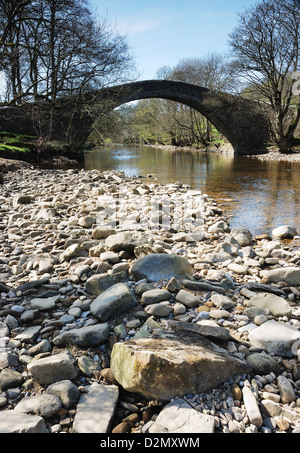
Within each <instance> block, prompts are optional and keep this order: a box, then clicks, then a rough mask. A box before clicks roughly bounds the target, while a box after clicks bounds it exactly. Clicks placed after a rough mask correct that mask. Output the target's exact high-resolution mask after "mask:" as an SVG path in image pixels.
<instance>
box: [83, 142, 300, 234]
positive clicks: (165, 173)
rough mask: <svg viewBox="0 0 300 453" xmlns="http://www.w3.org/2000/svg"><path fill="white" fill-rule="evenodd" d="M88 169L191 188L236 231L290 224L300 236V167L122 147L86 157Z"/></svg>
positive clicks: (261, 230)
mask: <svg viewBox="0 0 300 453" xmlns="http://www.w3.org/2000/svg"><path fill="white" fill-rule="evenodd" d="M84 166H85V169H94V168H95V169H99V170H103V171H105V170H118V171H124V172H125V173H126V174H127V175H129V176H133V175H143V176H147V175H148V174H151V175H153V176H155V177H156V178H157V182H160V183H171V182H176V181H181V182H182V183H184V184H189V185H190V186H192V188H194V189H198V190H201V191H202V193H206V194H208V195H209V196H211V197H213V198H215V199H216V200H217V201H218V202H219V203H220V204H221V205H222V206H223V207H224V210H225V213H226V215H229V216H230V226H231V227H232V228H233V227H235V226H240V227H242V226H243V227H246V228H248V229H249V230H250V231H251V232H252V234H254V235H256V234H261V233H270V232H271V230H272V229H273V228H275V227H277V226H280V225H285V224H289V225H292V226H294V227H295V228H296V229H298V231H299V233H300V163H299V162H278V161H260V160H259V159H255V158H250V157H244V156H233V155H231V154H217V153H204V152H195V151H169V150H163V149H159V148H149V147H140V148H137V147H126V146H122V145H121V146H118V147H115V148H111V149H99V150H96V151H93V152H91V153H87V154H86V155H85V163H84ZM149 181H151V180H149Z"/></svg>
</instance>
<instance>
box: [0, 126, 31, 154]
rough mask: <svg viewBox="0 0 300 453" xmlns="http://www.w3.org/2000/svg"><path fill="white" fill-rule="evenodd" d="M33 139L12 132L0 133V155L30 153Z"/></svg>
mask: <svg viewBox="0 0 300 453" xmlns="http://www.w3.org/2000/svg"><path fill="white" fill-rule="evenodd" d="M34 139H35V137H34V136H31V135H23V134H18V133H13V132H5V131H1V132H0V153H1V151H3V152H10V153H27V152H30V151H31V145H32V143H33V141H34Z"/></svg>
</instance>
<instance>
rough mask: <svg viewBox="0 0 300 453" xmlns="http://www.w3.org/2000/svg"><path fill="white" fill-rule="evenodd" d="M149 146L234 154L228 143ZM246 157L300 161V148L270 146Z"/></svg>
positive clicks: (167, 149) (174, 149)
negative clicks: (280, 150) (284, 148)
mask: <svg viewBox="0 0 300 453" xmlns="http://www.w3.org/2000/svg"><path fill="white" fill-rule="evenodd" d="M145 146H147V147H149V148H159V149H163V150H166V151H186V152H198V153H220V154H234V150H233V148H232V146H231V145H230V144H229V143H228V144H225V145H221V146H219V147H214V148H210V147H209V148H201V149H199V148H192V147H179V146H171V145H145ZM245 156H246V157H251V158H254V159H259V160H277V161H286V162H300V150H299V149H298V148H295V149H294V150H292V151H291V152H290V153H280V152H279V151H278V150H276V149H275V148H274V147H270V149H269V151H268V152H264V153H261V152H259V151H258V152H257V154H248V155H245Z"/></svg>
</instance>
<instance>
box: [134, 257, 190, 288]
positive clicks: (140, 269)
mask: <svg viewBox="0 0 300 453" xmlns="http://www.w3.org/2000/svg"><path fill="white" fill-rule="evenodd" d="M130 273H131V275H132V276H133V277H134V278H135V279H137V280H140V279H143V278H146V279H147V280H148V281H149V282H156V281H159V280H161V279H168V280H170V279H171V278H172V277H175V278H176V277H182V276H185V275H186V274H188V275H192V274H193V268H192V266H191V265H190V263H189V262H188V261H187V260H186V259H185V258H183V257H182V256H179V255H172V254H167V253H155V254H151V255H146V256H143V257H142V258H140V259H138V260H137V261H136V262H135V263H134V264H133V265H132V267H131V268H130Z"/></svg>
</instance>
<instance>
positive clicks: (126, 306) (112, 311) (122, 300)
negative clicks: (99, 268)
mask: <svg viewBox="0 0 300 453" xmlns="http://www.w3.org/2000/svg"><path fill="white" fill-rule="evenodd" d="M136 305H138V301H137V299H136V297H135V294H134V293H133V292H132V291H131V290H130V289H129V287H128V286H127V285H125V283H117V284H115V285H113V286H111V287H110V288H108V289H107V290H106V291H104V292H103V293H102V294H100V295H99V296H98V297H96V299H94V300H93V302H92V303H91V305H90V310H91V313H92V315H93V316H95V317H96V318H98V319H100V320H101V321H107V320H108V319H111V318H113V317H114V316H118V315H119V314H121V313H124V312H126V311H128V310H130V309H131V308H133V307H135V306H136Z"/></svg>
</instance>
